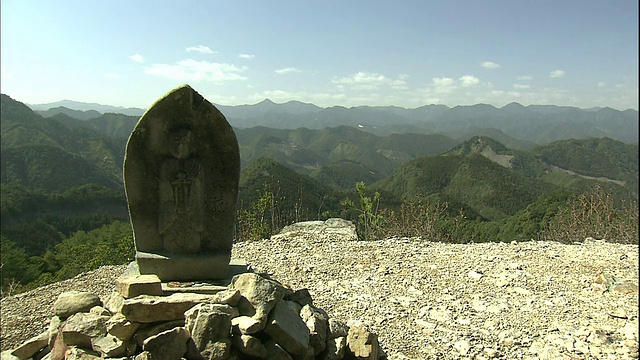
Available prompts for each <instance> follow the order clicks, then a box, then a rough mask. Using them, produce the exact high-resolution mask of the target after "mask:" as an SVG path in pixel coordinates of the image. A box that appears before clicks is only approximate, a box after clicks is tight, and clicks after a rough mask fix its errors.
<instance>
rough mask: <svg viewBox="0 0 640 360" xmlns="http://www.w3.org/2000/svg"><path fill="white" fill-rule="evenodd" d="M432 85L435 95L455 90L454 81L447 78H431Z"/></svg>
mask: <svg viewBox="0 0 640 360" xmlns="http://www.w3.org/2000/svg"><path fill="white" fill-rule="evenodd" d="M431 80H432V81H433V85H434V86H435V91H436V92H437V93H449V92H452V91H453V89H455V87H456V86H455V81H454V80H453V79H451V78H448V77H441V78H433V79H431Z"/></svg>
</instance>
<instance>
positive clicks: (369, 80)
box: [331, 71, 408, 90]
mask: <svg viewBox="0 0 640 360" xmlns="http://www.w3.org/2000/svg"><path fill="white" fill-rule="evenodd" d="M407 78H408V75H406V74H402V75H400V76H398V78H396V79H392V78H389V77H387V76H385V75H383V74H378V73H370V72H364V71H358V72H357V73H355V74H353V75H350V76H345V77H341V78H338V79H336V78H334V79H333V80H331V82H332V83H333V84H336V85H338V88H342V87H343V86H344V85H348V86H351V87H352V88H354V89H359V90H374V89H377V88H379V87H380V86H390V87H392V88H393V89H396V90H398V89H404V88H406V84H407V83H406V81H405V80H406V79H407Z"/></svg>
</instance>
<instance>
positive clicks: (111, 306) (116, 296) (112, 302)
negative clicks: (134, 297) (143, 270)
mask: <svg viewBox="0 0 640 360" xmlns="http://www.w3.org/2000/svg"><path fill="white" fill-rule="evenodd" d="M122 304H124V296H122V295H121V294H120V293H119V292H117V291H115V290H114V291H113V292H112V293H111V295H109V298H108V299H107V302H106V303H105V304H104V307H105V308H107V310H109V311H110V312H111V313H112V314H117V313H119V312H120V310H122Z"/></svg>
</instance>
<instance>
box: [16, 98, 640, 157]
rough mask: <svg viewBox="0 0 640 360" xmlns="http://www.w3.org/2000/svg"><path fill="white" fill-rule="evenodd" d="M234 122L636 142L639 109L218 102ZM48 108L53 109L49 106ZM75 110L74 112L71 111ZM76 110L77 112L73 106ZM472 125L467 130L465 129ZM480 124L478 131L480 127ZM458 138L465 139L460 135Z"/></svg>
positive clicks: (90, 107)
mask: <svg viewBox="0 0 640 360" xmlns="http://www.w3.org/2000/svg"><path fill="white" fill-rule="evenodd" d="M29 107H30V108H31V109H33V110H36V111H38V113H40V114H41V115H43V116H44V117H51V116H55V115H56V114H59V113H64V114H66V115H68V116H70V117H73V118H76V119H81V120H88V119H94V118H96V116H95V115H96V114H95V113H93V112H91V113H87V112H89V111H95V112H98V113H100V114H105V113H118V114H124V115H128V116H141V115H142V114H143V113H144V109H139V108H124V107H118V106H110V105H101V104H96V103H83V102H77V101H71V100H63V101H59V102H56V103H49V104H36V105H29ZM217 107H218V109H219V110H220V111H222V113H223V114H224V115H225V117H226V118H227V120H228V121H229V123H230V124H231V125H232V126H233V127H234V128H242V129H247V128H252V127H256V126H264V127H270V128H274V129H297V128H307V129H324V128H327V127H337V126H343V125H346V126H350V127H356V128H359V129H362V130H364V131H367V132H370V133H373V134H376V135H382V136H385V135H389V134H394V133H395V134H403V133H416V134H447V135H449V136H454V137H456V138H458V137H459V136H460V137H466V138H468V136H469V135H491V136H496V135H499V136H497V137H499V138H500V139H499V140H500V141H503V142H504V143H505V144H506V145H508V146H509V147H513V148H520V149H527V148H531V147H532V146H533V144H538V145H542V144H548V143H550V142H553V141H558V140H566V139H572V138H574V139H581V138H601V137H609V138H611V139H614V140H619V141H622V142H624V143H627V144H638V137H639V131H638V111H637V110H632V109H627V110H624V111H620V110H615V109H612V108H609V107H602V108H599V107H593V108H589V109H580V108H577V107H572V106H556V105H527V106H524V105H522V104H519V103H516V102H513V103H510V104H507V105H505V106H503V107H501V108H497V107H495V106H493V105H489V104H475V105H459V106H455V107H452V108H450V107H447V106H445V105H425V106H421V107H418V108H414V109H406V108H402V107H397V106H357V107H350V108H346V107H343V106H333V107H328V108H322V107H319V106H316V105H314V104H310V103H303V102H300V101H289V102H286V103H282V104H278V103H275V102H273V101H271V100H270V99H265V100H263V101H261V102H259V103H256V104H253V105H238V106H226V105H217ZM52 108H53V109H52ZM74 111H75V112H74ZM78 111H80V112H78ZM470 129H473V131H472V133H471V134H469V130H470ZM480 129H484V130H481V131H482V132H479V130H480ZM458 139H459V140H464V139H460V138H458Z"/></svg>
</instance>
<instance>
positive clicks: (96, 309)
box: [89, 306, 111, 317]
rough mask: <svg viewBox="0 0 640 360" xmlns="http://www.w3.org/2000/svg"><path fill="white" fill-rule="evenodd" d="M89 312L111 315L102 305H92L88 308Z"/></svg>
mask: <svg viewBox="0 0 640 360" xmlns="http://www.w3.org/2000/svg"><path fill="white" fill-rule="evenodd" d="M89 314H94V315H98V316H106V317H111V312H110V311H109V310H107V309H105V308H103V307H102V306H94V307H92V308H91V309H89Z"/></svg>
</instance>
